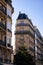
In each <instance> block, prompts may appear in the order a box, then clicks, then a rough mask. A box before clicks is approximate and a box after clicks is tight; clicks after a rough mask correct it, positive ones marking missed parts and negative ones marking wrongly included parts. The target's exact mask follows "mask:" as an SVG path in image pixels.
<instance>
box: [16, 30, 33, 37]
mask: <svg viewBox="0 0 43 65" xmlns="http://www.w3.org/2000/svg"><path fill="white" fill-rule="evenodd" d="M16 34H29V35H31V36H32V37H34V34H32V33H31V32H30V31H24V30H22V31H15V35H16Z"/></svg>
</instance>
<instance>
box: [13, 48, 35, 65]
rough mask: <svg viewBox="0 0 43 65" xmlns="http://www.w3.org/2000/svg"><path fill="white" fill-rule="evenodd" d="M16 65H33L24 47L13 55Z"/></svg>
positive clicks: (31, 58)
mask: <svg viewBox="0 0 43 65" xmlns="http://www.w3.org/2000/svg"><path fill="white" fill-rule="evenodd" d="M14 63H15V64H16V65H35V63H34V62H33V57H32V56H31V55H30V54H29V53H28V52H27V49H26V48H25V47H19V51H18V53H17V54H16V55H15V61H14Z"/></svg>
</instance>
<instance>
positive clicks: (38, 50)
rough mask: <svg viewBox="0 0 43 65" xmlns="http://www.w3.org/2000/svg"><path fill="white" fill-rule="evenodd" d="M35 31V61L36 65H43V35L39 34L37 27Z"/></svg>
mask: <svg viewBox="0 0 43 65" xmlns="http://www.w3.org/2000/svg"><path fill="white" fill-rule="evenodd" d="M34 30H35V60H36V65H38V64H39V65H41V64H42V57H43V55H42V53H43V48H42V46H43V40H42V36H41V33H40V32H39V30H38V29H37V28H36V26H34Z"/></svg>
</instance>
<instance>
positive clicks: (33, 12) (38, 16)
mask: <svg viewBox="0 0 43 65" xmlns="http://www.w3.org/2000/svg"><path fill="white" fill-rule="evenodd" d="M12 5H13V7H14V13H13V15H12V21H13V22H12V32H13V33H12V34H13V38H12V44H13V43H14V42H15V39H14V31H15V25H16V19H17V17H18V15H19V11H21V13H26V14H27V15H28V17H29V18H30V19H31V20H32V23H33V25H35V26H37V28H38V29H39V31H40V32H41V34H42V35H43V0H12Z"/></svg>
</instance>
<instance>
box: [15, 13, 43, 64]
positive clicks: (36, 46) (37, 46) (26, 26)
mask: <svg viewBox="0 0 43 65" xmlns="http://www.w3.org/2000/svg"><path fill="white" fill-rule="evenodd" d="M42 44H43V40H42V36H41V33H40V32H39V30H38V29H37V28H36V26H34V25H33V24H32V22H31V19H29V18H28V16H27V15H26V14H25V13H19V16H18V18H17V20H16V26H15V46H16V52H18V49H19V47H20V46H23V45H24V46H25V47H26V48H27V51H28V52H29V53H30V54H31V55H32V56H33V58H34V60H35V63H36V65H42V62H41V59H42V57H43V54H42V52H43V47H42Z"/></svg>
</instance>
